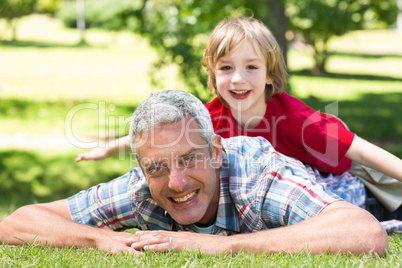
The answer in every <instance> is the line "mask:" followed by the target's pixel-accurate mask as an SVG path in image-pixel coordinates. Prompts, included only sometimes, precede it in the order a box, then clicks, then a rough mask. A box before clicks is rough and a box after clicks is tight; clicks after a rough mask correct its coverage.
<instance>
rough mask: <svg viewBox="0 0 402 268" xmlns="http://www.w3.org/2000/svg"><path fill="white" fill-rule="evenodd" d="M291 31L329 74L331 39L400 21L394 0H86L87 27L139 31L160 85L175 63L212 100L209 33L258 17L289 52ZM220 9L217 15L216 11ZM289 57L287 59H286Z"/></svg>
mask: <svg viewBox="0 0 402 268" xmlns="http://www.w3.org/2000/svg"><path fill="white" fill-rule="evenodd" d="M73 5H74V3H73V2H66V4H65V7H64V8H63V10H62V12H61V13H60V17H61V18H63V21H64V22H65V24H66V25H68V26H70V27H75V19H76V15H75V7H74V6H73ZM285 7H286V14H287V16H288V18H289V21H290V27H291V28H292V29H293V30H294V31H295V32H297V33H301V35H302V36H303V38H304V41H305V42H307V43H308V44H310V45H311V46H312V47H313V49H314V55H313V56H314V61H315V67H314V71H315V73H320V72H324V71H325V67H326V62H327V59H328V57H329V53H328V49H327V45H328V41H329V40H330V38H331V37H333V36H336V35H338V36H339V35H343V34H345V33H347V32H348V31H352V30H355V29H362V28H373V27H386V26H388V25H390V24H391V23H394V22H395V20H396V12H397V8H396V0H391V1H385V0H359V1H355V0H304V1H296V0H256V1H245V0H233V1H230V2H228V1H226V0H169V1H161V0H157V1H149V0H137V1H130V2H129V3H128V2H127V1H117V2H116V1H113V0H102V1H96V4H94V1H93V0H92V1H87V8H86V10H87V14H86V20H87V23H88V26H89V27H98V28H103V29H108V30H123V29H129V30H131V31H135V32H139V33H140V34H141V35H143V36H146V37H147V38H148V39H149V42H150V45H151V46H152V47H153V48H154V49H155V50H156V52H157V53H158V59H157V60H156V61H155V62H154V64H153V70H152V71H151V78H152V82H153V83H154V85H157V86H159V87H163V86H162V84H163V83H162V82H161V81H163V74H162V72H160V71H161V70H162V69H163V68H164V67H167V66H170V65H171V64H175V65H177V66H178V68H179V76H180V78H181V79H182V80H183V81H184V82H185V83H186V85H187V87H188V89H189V91H190V92H191V93H193V94H194V95H195V96H197V97H198V98H200V99H202V100H204V101H208V100H210V99H211V95H210V94H208V91H207V89H206V78H207V75H206V72H205V71H204V69H203V67H202V66H201V59H202V53H203V51H204V49H205V46H206V42H207V39H208V36H209V33H210V31H211V30H212V29H213V28H214V27H215V26H216V24H217V23H218V22H219V21H221V20H222V19H224V18H225V17H233V16H238V15H252V14H253V15H254V16H255V17H256V18H258V19H260V20H262V21H263V22H264V23H265V24H267V25H268V26H269V27H270V28H271V30H273V32H274V35H275V36H276V38H277V39H278V42H279V43H280V45H281V46H282V49H283V51H284V52H285V54H286V51H287V48H286V46H287V44H286V40H285V39H284V36H285V32H286V31H287V26H288V19H287V18H286V17H285V16H284V14H283V13H284V10H285ZM218 11H219V12H218ZM285 56H286V55H285Z"/></svg>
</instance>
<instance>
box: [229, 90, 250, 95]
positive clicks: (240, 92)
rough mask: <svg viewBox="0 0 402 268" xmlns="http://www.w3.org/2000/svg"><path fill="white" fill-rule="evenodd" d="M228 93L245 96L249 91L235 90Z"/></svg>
mask: <svg viewBox="0 0 402 268" xmlns="http://www.w3.org/2000/svg"><path fill="white" fill-rule="evenodd" d="M230 92H232V93H234V94H236V95H244V94H247V93H248V92H250V90H237V91H234V90H231V91H230Z"/></svg>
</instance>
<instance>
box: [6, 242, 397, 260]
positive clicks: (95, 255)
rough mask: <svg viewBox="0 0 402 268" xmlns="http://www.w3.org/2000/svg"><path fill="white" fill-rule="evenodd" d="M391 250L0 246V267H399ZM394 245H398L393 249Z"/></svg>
mask: <svg viewBox="0 0 402 268" xmlns="http://www.w3.org/2000/svg"><path fill="white" fill-rule="evenodd" d="M390 240H391V242H392V243H391V247H390V249H389V252H388V255H387V256H386V257H384V258H375V257H371V256H369V255H360V256H344V255H341V254H336V255H329V254H320V255H310V254H302V253H300V254H288V255H286V254H282V253H278V254H275V255H271V256H269V257H267V256H266V255H264V254H246V253H239V254H238V255H235V256H224V255H219V256H215V257H212V256H208V255H205V254H200V253H197V252H191V253H190V252H186V251H183V252H179V253H175V252H167V253H165V254H160V253H153V252H146V253H145V255H144V256H140V257H135V256H131V255H127V254H120V255H109V254H106V253H103V252H100V251H98V250H96V249H81V250H77V249H74V248H63V249H53V248H49V247H40V246H32V245H30V246H24V247H8V246H7V245H0V262H1V264H2V267H27V266H33V267H49V266H51V267H115V266H116V267H241V268H243V267H399V266H400V265H401V264H402V255H401V253H400V252H401V250H402V248H401V246H400V245H401V244H402V236H401V235H391V236H390ZM394 245H399V247H398V246H394Z"/></svg>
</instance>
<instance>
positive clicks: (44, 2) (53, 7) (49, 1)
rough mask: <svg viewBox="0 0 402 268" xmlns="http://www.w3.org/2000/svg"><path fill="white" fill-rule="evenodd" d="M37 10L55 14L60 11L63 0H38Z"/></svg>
mask: <svg viewBox="0 0 402 268" xmlns="http://www.w3.org/2000/svg"><path fill="white" fill-rule="evenodd" d="M37 1H38V2H37V4H36V9H35V10H36V11H37V12H38V13H47V14H51V15H54V14H56V12H58V11H59V9H60V8H61V5H62V4H63V0H37Z"/></svg>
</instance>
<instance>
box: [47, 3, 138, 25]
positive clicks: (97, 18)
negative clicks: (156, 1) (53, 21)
mask: <svg viewBox="0 0 402 268" xmlns="http://www.w3.org/2000/svg"><path fill="white" fill-rule="evenodd" d="M42 1H43V0H42ZM140 4H141V2H140V1H131V0H122V1H114V0H86V1H85V26H86V28H102V29H105V30H112V31H114V30H120V31H121V30H126V29H132V30H134V29H135V28H136V26H135V21H134V20H132V19H131V20H124V16H125V14H126V13H131V12H133V11H134V12H135V11H136V10H138V9H139V5H140ZM57 17H59V18H60V19H61V20H62V21H63V23H64V25H65V26H66V27H70V28H76V27H77V8H76V2H75V1H64V3H63V5H62V7H61V9H60V11H59V12H58V13H57Z"/></svg>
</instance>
